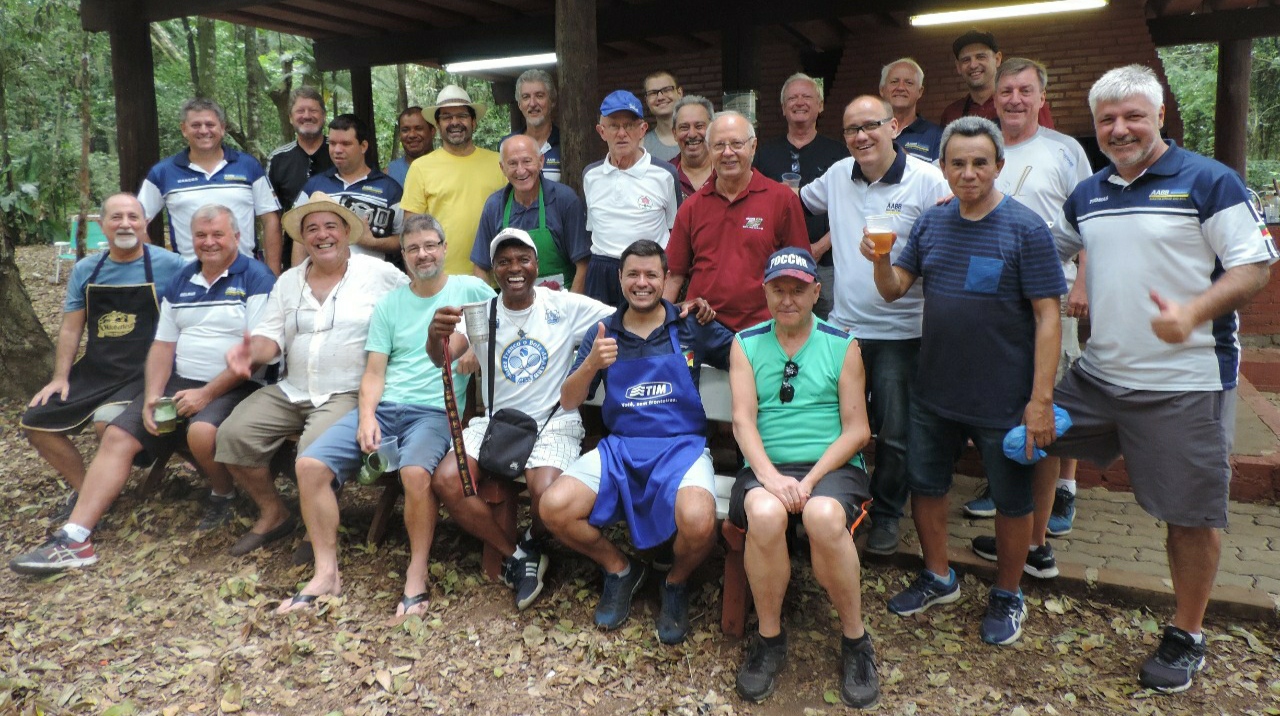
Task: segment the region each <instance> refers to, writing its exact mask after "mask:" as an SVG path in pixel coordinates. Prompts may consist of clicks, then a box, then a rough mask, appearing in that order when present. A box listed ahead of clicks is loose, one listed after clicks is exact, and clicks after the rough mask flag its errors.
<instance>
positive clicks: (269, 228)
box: [138, 98, 281, 276]
mask: <svg viewBox="0 0 1280 716" xmlns="http://www.w3.org/2000/svg"><path fill="white" fill-rule="evenodd" d="M180 114H181V115H182V138H183V139H185V140H186V141H187V148H186V149H184V150H182V151H181V152H178V153H177V154H175V155H173V156H171V157H167V158H165V159H161V160H160V163H158V164H156V165H155V166H154V167H151V171H149V172H147V178H146V179H144V180H143V181H142V188H141V189H139V190H138V201H140V202H142V208H143V209H144V210H145V211H146V216H147V222H148V223H150V222H151V220H152V219H154V218H156V215H157V214H159V213H160V210H161V209H164V210H166V211H167V212H168V214H169V238H170V241H172V242H173V248H174V250H176V251H177V252H178V253H180V254H182V258H183V259H184V260H186V261H191V260H192V259H194V258H196V249H195V247H194V246H193V245H192V243H191V224H192V222H191V219H192V217H193V216H194V215H195V212H196V210H197V209H199V208H201V207H203V206H205V205H206V204H210V203H216V204H220V205H222V206H226V207H227V208H229V209H231V211H232V213H233V215H234V217H235V223H236V227H235V228H236V234H237V235H238V236H239V237H240V253H242V254H244V255H245V256H248V257H250V258H252V257H253V254H254V245H255V243H256V242H255V241H254V221H255V217H261V218H262V251H263V261H265V262H266V264H267V268H269V269H271V273H273V274H275V275H277V276H278V275H280V266H281V264H280V262H281V244H280V215H279V214H277V213H276V212H278V211H279V210H280V202H278V201H276V196H275V194H274V193H273V192H272V190H271V183H270V182H268V181H267V175H266V173H265V172H263V171H262V165H261V164H259V163H258V160H257V159H254V158H253V157H251V156H249V155H248V154H243V153H241V152H237V151H236V150H234V149H232V148H230V147H226V146H223V144H222V138H223V136H225V135H226V131H227V130H226V126H227V115H226V113H224V112H223V111H222V107H221V106H219V105H218V103H217V102H214V101H213V100H210V99H201V98H195V99H189V100H187V101H186V102H183V103H182V109H181V110H180Z"/></svg>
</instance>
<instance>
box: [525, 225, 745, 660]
mask: <svg viewBox="0 0 1280 716" xmlns="http://www.w3.org/2000/svg"><path fill="white" fill-rule="evenodd" d="M620 266H621V268H620V269H619V274H620V278H621V283H622V295H623V297H624V298H625V299H626V302H627V303H626V306H625V308H623V309H622V310H621V311H619V312H618V313H616V314H614V315H613V316H611V317H609V318H608V319H606V321H602V322H600V323H598V324H597V330H595V331H589V332H588V333H587V335H586V336H585V337H584V338H583V341H582V345H581V347H579V348H578V356H577V360H576V362H575V364H574V370H573V373H572V374H571V375H570V376H569V377H568V379H566V380H565V382H564V386H563V387H562V388H561V392H560V403H561V405H563V406H564V407H565V408H566V409H568V408H576V407H577V406H578V405H580V404H581V403H582V402H583V401H584V400H586V399H587V397H588V393H592V392H594V390H595V388H596V387H597V386H598V385H599V384H600V382H601V381H602V380H603V381H604V382H605V383H606V384H607V386H606V387H607V392H606V394H605V397H604V405H603V414H604V423H605V425H606V426H607V427H608V428H609V432H610V434H609V435H608V436H607V437H605V438H604V439H603V440H601V441H600V444H599V445H597V446H596V449H595V450H592V451H591V452H588V453H586V454H585V455H583V456H582V457H581V458H579V459H578V460H577V461H575V462H574V463H573V464H572V465H570V466H569V467H568V469H566V470H565V474H564V477H562V478H561V479H559V480H557V481H556V482H555V484H553V485H552V486H551V489H550V490H548V491H547V493H546V495H544V496H543V498H542V504H541V514H542V520H543V522H544V523H545V524H546V525H547V528H548V529H549V530H550V531H551V533H552V534H554V535H555V536H556V537H558V538H559V539H560V541H561V542H563V543H564V544H565V545H567V546H569V547H572V548H573V549H575V550H577V551H578V552H581V553H582V554H584V555H586V556H588V557H590V558H591V559H593V560H595V562H596V563H597V564H599V565H600V567H601V569H602V570H603V571H604V592H603V594H602V595H601V597H600V604H599V605H598V606H597V607H596V614H595V622H596V625H597V626H600V627H603V628H605V629H617V628H618V627H619V626H621V625H622V624H623V622H625V621H626V619H627V616H628V614H629V613H630V611H631V599H632V597H633V596H634V595H635V593H636V591H637V590H639V589H640V586H641V584H642V583H643V582H644V579H645V577H646V576H647V574H648V571H649V570H648V567H647V566H646V565H645V564H643V563H642V562H637V561H634V560H631V559H630V558H628V557H627V556H626V555H624V554H623V553H622V552H621V551H620V550H619V549H618V548H617V547H615V546H614V545H613V544H611V543H610V542H609V541H608V540H607V539H605V537H604V535H602V534H601V532H600V528H602V527H607V526H609V525H611V524H613V523H615V522H618V521H620V520H625V521H626V523H627V526H628V527H629V528H630V531H631V541H632V542H633V543H634V544H635V546H636V548H638V549H649V548H652V547H657V546H659V545H661V544H663V543H665V542H666V541H667V540H669V539H671V537H672V536H673V535H674V536H675V549H674V551H675V561H674V564H673V565H672V567H671V571H670V572H668V574H667V578H666V580H665V581H664V582H663V584H662V611H661V613H660V614H659V616H658V636H659V638H660V639H661V640H662V641H663V643H666V644H678V643H679V642H681V641H683V640H684V638H685V635H686V634H687V633H688V631H689V592H688V586H687V580H688V577H689V575H690V574H691V573H692V572H693V570H694V569H695V568H696V567H697V566H698V565H699V564H700V563H701V562H702V561H703V560H704V559H705V558H706V556H707V554H708V553H709V552H710V551H711V548H712V547H713V546H714V544H715V526H716V504H715V473H714V470H713V469H712V465H711V453H710V451H709V450H707V440H706V434H705V433H706V414H705V413H704V412H703V409H702V399H701V398H700V397H699V395H698V385H697V378H698V367H699V366H700V365H701V364H702V363H703V362H707V363H710V364H711V365H714V366H715V367H718V368H722V369H723V368H725V367H726V366H727V362H726V358H727V357H728V348H729V346H730V345H731V344H732V341H733V333H732V332H731V331H730V330H729V329H727V328H725V327H724V326H723V325H721V324H719V323H717V322H714V321H712V322H710V323H708V324H706V325H699V324H698V322H697V320H696V319H695V317H694V316H693V315H692V314H691V315H689V316H688V317H686V318H681V317H680V308H679V307H677V306H675V305H672V304H671V303H669V302H667V301H665V300H663V299H662V289H663V284H664V282H665V280H666V276H667V257H666V254H665V253H664V252H663V250H662V247H661V246H659V245H658V244H657V243H656V242H653V241H650V240H648V239H642V240H640V241H637V242H635V243H633V244H631V246H629V247H628V248H627V249H626V250H625V251H623V252H622V257H621V263H620ZM695 300H696V301H697V302H698V303H703V302H702V301H701V299H695Z"/></svg>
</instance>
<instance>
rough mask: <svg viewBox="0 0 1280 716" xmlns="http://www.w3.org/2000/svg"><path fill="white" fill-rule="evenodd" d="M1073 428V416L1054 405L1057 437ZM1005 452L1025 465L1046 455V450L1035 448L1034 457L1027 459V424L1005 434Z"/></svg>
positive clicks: (1054, 430) (1010, 457)
mask: <svg viewBox="0 0 1280 716" xmlns="http://www.w3.org/2000/svg"><path fill="white" fill-rule="evenodd" d="M1070 428H1071V416H1070V415H1067V411H1065V410H1063V409H1062V408H1059V407H1058V406H1056V405H1055V406H1053V432H1054V434H1055V435H1056V436H1057V437H1062V434H1063V433H1065V432H1067V430H1069V429H1070ZM1004 454H1005V457H1007V458H1009V459H1010V460H1013V461H1014V462H1017V463H1021V464H1023V465H1034V464H1036V463H1037V462H1039V461H1040V458H1042V457H1044V456H1045V451H1044V450H1041V449H1040V448H1033V450H1032V457H1031V459H1030V460H1028V459H1027V426H1025V425H1019V426H1017V427H1016V428H1014V429H1012V430H1010V431H1009V432H1007V433H1005V435H1004Z"/></svg>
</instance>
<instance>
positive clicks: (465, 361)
mask: <svg viewBox="0 0 1280 716" xmlns="http://www.w3.org/2000/svg"><path fill="white" fill-rule="evenodd" d="M456 372H457V373H458V375H480V356H478V355H476V352H475V347H474V346H472V347H471V348H468V349H467V352H466V353H463V354H462V355H461V356H459V357H458V370H457V371H456Z"/></svg>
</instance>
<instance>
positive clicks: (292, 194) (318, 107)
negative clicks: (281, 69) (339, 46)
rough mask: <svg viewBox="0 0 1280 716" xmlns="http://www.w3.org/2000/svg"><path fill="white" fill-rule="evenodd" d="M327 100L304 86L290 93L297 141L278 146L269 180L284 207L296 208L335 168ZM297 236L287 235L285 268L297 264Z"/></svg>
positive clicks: (270, 162) (270, 163)
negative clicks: (313, 182) (315, 181)
mask: <svg viewBox="0 0 1280 716" xmlns="http://www.w3.org/2000/svg"><path fill="white" fill-rule="evenodd" d="M324 119H325V109H324V97H322V96H321V95H320V93H319V92H317V91H316V89H315V88H314V87H309V86H307V85H303V86H301V87H299V88H297V89H295V90H294V91H293V92H291V93H290V94H289V124H290V125H292V126H293V131H294V132H295V133H296V134H297V138H296V139H294V141H292V142H289V143H288V144H284V145H281V146H279V147H276V149H275V151H273V152H271V155H270V156H268V157H267V179H268V180H270V182H271V189H272V190H273V191H275V193H276V199H278V200H279V201H280V204H281V206H282V207H289V206H292V205H293V200H294V198H296V197H297V196H298V192H300V191H302V186H303V185H304V184H306V183H307V180H308V179H310V178H311V177H313V176H315V175H317V174H319V173H320V172H323V171H325V170H326V169H331V168H333V160H332V159H330V158H329V148H328V147H327V146H326V141H325V136H324ZM292 257H293V237H292V236H288V235H286V236H284V243H283V249H282V251H281V258H282V259H283V260H284V262H285V264H284V268H289V267H290V266H292V265H293V262H292Z"/></svg>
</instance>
